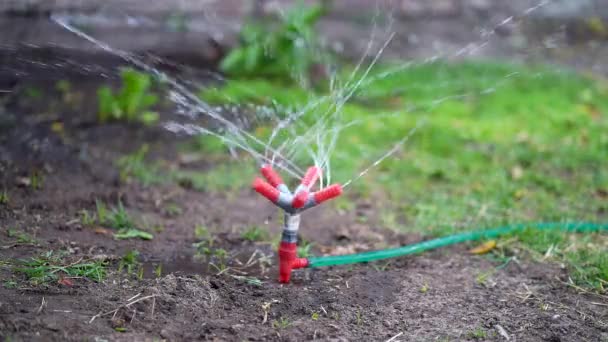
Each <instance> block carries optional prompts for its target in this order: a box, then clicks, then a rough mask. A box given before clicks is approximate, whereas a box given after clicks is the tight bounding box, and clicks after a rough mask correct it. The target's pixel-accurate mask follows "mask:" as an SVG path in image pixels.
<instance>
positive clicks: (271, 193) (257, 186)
mask: <svg viewBox="0 0 608 342" xmlns="http://www.w3.org/2000/svg"><path fill="white" fill-rule="evenodd" d="M252 186H253V189H254V190H255V191H256V192H257V193H259V194H260V195H262V196H264V197H266V198H268V200H269V201H271V202H272V203H276V202H277V200H278V199H279V195H280V194H281V193H280V191H279V190H277V189H275V188H274V187H273V186H272V185H270V184H268V183H267V182H265V181H264V180H263V179H261V178H256V179H255V180H254V181H253V185H252Z"/></svg>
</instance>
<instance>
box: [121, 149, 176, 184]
mask: <svg viewBox="0 0 608 342" xmlns="http://www.w3.org/2000/svg"><path fill="white" fill-rule="evenodd" d="M148 150H149V146H148V145H147V144H143V145H142V146H141V147H140V148H139V149H138V150H137V151H135V152H134V153H132V154H129V155H126V156H123V157H121V158H119V159H118V160H117V161H116V165H117V166H118V168H119V170H120V180H121V181H123V182H124V181H128V180H130V179H132V178H135V179H137V180H138V181H140V182H141V183H142V184H143V185H151V184H160V183H163V182H164V179H165V178H164V177H163V176H162V174H161V172H160V170H159V169H158V167H157V166H156V165H151V164H149V163H146V161H145V159H146V155H147V154H148Z"/></svg>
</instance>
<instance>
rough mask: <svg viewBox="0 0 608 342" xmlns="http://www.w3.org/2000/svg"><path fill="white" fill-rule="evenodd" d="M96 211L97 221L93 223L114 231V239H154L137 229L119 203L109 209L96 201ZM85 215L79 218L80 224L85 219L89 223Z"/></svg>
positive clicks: (152, 236) (147, 233) (149, 234)
mask: <svg viewBox="0 0 608 342" xmlns="http://www.w3.org/2000/svg"><path fill="white" fill-rule="evenodd" d="M96 209H97V216H96V217H97V219H96V221H95V222H96V223H98V224H100V225H102V226H105V227H108V228H112V229H115V230H116V233H114V238H115V239H117V240H123V239H132V238H140V239H142V240H152V239H153V238H154V235H152V234H151V233H149V232H146V231H143V230H140V229H138V228H137V226H136V224H135V221H134V220H133V218H132V217H131V216H130V215H129V213H128V212H127V210H126V209H125V207H124V206H123V204H122V202H120V201H119V202H118V205H117V206H116V207H114V208H110V209H109V208H107V207H106V205H105V204H104V203H103V202H100V201H97V202H96ZM87 215H88V214H87ZM87 215H84V216H82V217H81V222H84V219H83V218H87V219H88V220H89V221H90V220H91V218H90V217H88V216H87Z"/></svg>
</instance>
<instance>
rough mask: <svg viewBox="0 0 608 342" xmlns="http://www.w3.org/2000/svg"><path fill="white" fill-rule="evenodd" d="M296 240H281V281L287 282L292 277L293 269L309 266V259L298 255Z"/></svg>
mask: <svg viewBox="0 0 608 342" xmlns="http://www.w3.org/2000/svg"><path fill="white" fill-rule="evenodd" d="M297 248H298V247H297V246H296V243H295V242H281V244H280V245H279V282H280V283H283V284H286V283H289V280H290V279H291V271H292V270H295V269H298V268H304V267H308V259H306V258H298V257H297Z"/></svg>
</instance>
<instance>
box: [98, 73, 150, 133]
mask: <svg viewBox="0 0 608 342" xmlns="http://www.w3.org/2000/svg"><path fill="white" fill-rule="evenodd" d="M121 80H122V88H121V89H120V90H119V91H118V93H116V94H114V93H113V92H112V89H110V88H109V87H107V86H104V87H101V88H99V90H98V92H97V97H98V101H99V111H98V114H97V118H98V120H99V121H100V122H101V123H104V122H108V121H126V122H140V123H143V124H145V125H152V124H154V123H156V122H157V121H158V118H159V117H158V113H156V112H152V111H150V110H149V108H150V107H152V106H153V105H155V104H156V102H157V101H158V98H157V96H156V95H154V94H152V93H151V92H150V87H151V85H152V79H151V77H150V75H147V74H145V73H141V72H138V71H135V70H133V69H128V68H127V69H124V70H122V73H121Z"/></svg>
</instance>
